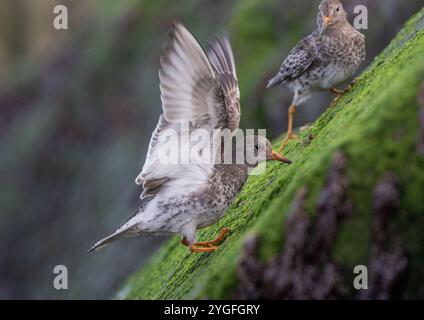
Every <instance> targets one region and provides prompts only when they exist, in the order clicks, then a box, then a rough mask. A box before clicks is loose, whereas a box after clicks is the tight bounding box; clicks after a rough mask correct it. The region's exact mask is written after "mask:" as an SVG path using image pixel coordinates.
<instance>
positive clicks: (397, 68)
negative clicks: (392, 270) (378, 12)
mask: <svg viewBox="0 0 424 320" xmlns="http://www.w3.org/2000/svg"><path fill="white" fill-rule="evenodd" d="M423 52H424V10H421V11H420V12H419V13H418V14H417V15H415V16H414V17H413V18H412V19H411V20H410V21H409V22H408V23H407V24H406V25H405V27H404V29H403V30H402V31H401V32H400V33H399V35H398V36H397V37H396V38H395V39H394V40H393V42H392V43H391V44H390V45H389V46H388V48H387V49H386V50H385V51H384V52H383V53H382V54H381V55H380V56H379V57H377V58H376V59H375V61H374V62H373V64H372V65H371V66H370V67H369V68H368V70H367V71H365V72H364V73H363V74H362V75H361V76H360V78H359V80H358V82H357V83H356V85H355V86H354V88H353V90H351V91H350V92H349V93H347V94H345V95H344V96H343V97H342V98H341V99H340V100H339V101H338V103H337V104H335V105H333V106H331V107H329V108H328V109H327V111H326V112H325V113H324V114H322V115H321V117H320V118H319V119H318V120H317V121H316V122H315V123H314V124H313V125H312V126H311V127H310V128H308V129H307V130H305V131H303V132H302V133H301V134H300V137H301V141H302V143H295V142H292V143H290V144H289V145H288V147H287V148H286V150H285V153H286V156H288V157H289V158H290V159H292V160H293V162H294V163H293V164H292V165H290V166H286V165H281V164H274V163H268V164H267V171H266V174H263V175H260V176H251V177H250V178H249V180H248V182H247V183H246V185H245V187H244V189H243V191H242V192H241V194H240V195H239V196H238V198H237V199H236V201H235V202H234V203H233V205H232V206H231V208H230V209H229V211H228V213H227V215H226V216H225V217H224V218H223V219H222V220H221V221H220V222H219V223H217V224H216V225H213V226H211V227H209V228H206V229H204V230H201V231H199V233H198V235H199V239H200V240H208V239H212V238H214V237H215V236H216V234H217V233H218V232H219V230H220V229H221V228H222V227H224V226H226V227H229V228H230V229H231V231H232V233H231V234H230V236H229V237H228V238H227V240H226V241H225V242H224V243H223V244H222V245H221V246H220V248H219V250H218V251H217V252H215V253H213V254H190V252H189V251H188V250H187V248H186V247H183V246H182V245H180V243H179V242H180V238H179V237H174V238H172V239H171V240H170V241H169V242H168V243H167V244H166V245H165V246H164V247H163V248H162V249H161V250H160V251H159V252H157V253H156V254H155V255H154V257H153V258H152V259H151V262H150V263H149V265H147V266H146V267H145V268H143V270H141V271H140V272H138V273H137V274H135V275H133V276H132V277H131V278H130V279H129V281H128V283H127V284H126V285H125V286H123V288H122V289H121V291H120V293H119V294H118V297H119V298H127V299H193V298H218V299H219V298H227V297H231V294H232V292H233V289H234V288H235V286H236V285H237V275H236V264H237V261H238V257H239V255H240V250H241V247H242V245H243V242H244V239H245V238H246V236H247V235H248V234H250V233H252V232H254V233H257V234H259V235H260V236H261V252H260V255H261V258H263V259H268V258H270V257H271V256H273V255H275V254H277V253H278V251H279V250H281V247H282V242H283V238H284V233H283V226H284V222H285V219H286V214H287V212H288V211H289V207H290V204H291V202H292V199H293V196H294V194H295V193H296V192H297V191H298V190H299V188H301V187H302V186H307V187H308V190H309V191H310V192H309V198H308V203H310V206H309V207H310V210H309V211H310V213H311V214H313V213H314V210H313V206H314V203H315V200H316V197H317V195H318V193H319V191H320V189H321V188H322V185H323V182H324V178H325V173H326V171H327V168H328V166H329V163H330V159H331V157H332V155H333V154H334V153H335V151H336V150H342V151H343V152H344V153H345V154H346V155H347V158H348V170H347V174H348V177H349V179H350V189H349V197H350V199H351V200H352V202H353V214H352V215H351V217H350V218H349V219H347V220H346V222H344V224H343V226H342V228H341V232H340V234H339V237H338V240H337V243H336V246H335V249H334V252H333V256H334V259H335V260H336V261H337V262H338V263H340V264H341V265H342V266H343V267H344V269H345V270H353V266H354V265H357V264H367V261H368V258H369V254H370V243H371V240H370V239H371V222H372V219H373V216H372V190H373V187H374V186H375V184H376V182H377V181H378V180H379V179H380V178H381V176H382V175H383V173H384V172H386V171H388V170H391V171H393V172H395V173H396V174H397V176H398V177H399V185H400V190H401V197H400V202H401V214H400V215H399V216H398V217H397V218H395V221H393V224H394V231H393V232H394V233H395V235H394V236H395V237H398V238H399V239H400V241H401V244H402V247H403V249H404V250H405V251H406V253H407V255H408V257H409V271H410V272H409V273H408V274H409V275H408V280H407V283H406V290H405V291H404V294H403V297H405V298H408V297H416V296H417V295H418V294H419V293H418V291H419V290H420V288H419V287H418V286H419V284H420V283H422V281H423V279H424V270H423V269H422V266H423V265H424V246H423V244H424V232H423V226H424V201H423V200H422V196H423V190H424V157H422V156H420V155H418V154H417V152H416V141H417V135H418V130H419V123H418V112H419V106H418V99H417V94H418V92H419V88H420V86H421V84H422V83H423V80H424V58H423V57H424V56H423ZM241 94H242V95H243V92H242V93H241ZM309 137H313V139H312V140H311V141H310V139H309Z"/></svg>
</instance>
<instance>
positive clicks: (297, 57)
mask: <svg viewBox="0 0 424 320" xmlns="http://www.w3.org/2000/svg"><path fill="white" fill-rule="evenodd" d="M316 38H317V37H316V36H315V35H314V34H311V35H309V36H307V37H305V38H303V39H302V40H301V41H300V42H299V43H298V44H297V45H296V46H295V47H294V48H293V49H292V50H291V51H290V53H289V55H288V56H287V58H286V59H285V60H284V61H283V63H282V65H281V67H280V71H279V76H280V79H281V81H285V80H292V79H295V78H297V77H299V76H300V75H301V74H302V73H304V72H305V71H306V70H308V69H309V67H310V66H311V65H312V63H313V62H314V61H315V59H316V58H317V43H316Z"/></svg>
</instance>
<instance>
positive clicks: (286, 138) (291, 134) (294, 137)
mask: <svg viewBox="0 0 424 320" xmlns="http://www.w3.org/2000/svg"><path fill="white" fill-rule="evenodd" d="M298 139H299V137H298V136H297V135H295V134H294V133H289V134H288V135H287V136H286V137H285V138H284V140H283V143H282V144H281V146H280V148H278V152H279V153H281V151H283V150H284V148H285V147H286V146H287V144H288V143H289V141H290V140H296V141H297V140H298Z"/></svg>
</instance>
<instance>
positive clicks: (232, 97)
mask: <svg viewBox="0 0 424 320" xmlns="http://www.w3.org/2000/svg"><path fill="white" fill-rule="evenodd" d="M207 55H208V58H209V61H210V62H211V64H212V68H213V70H214V73H215V76H216V79H217V81H218V83H219V87H220V91H221V92H222V97H223V99H224V101H223V103H224V105H225V107H226V108H224V110H225V112H226V117H225V118H224V119H222V126H223V127H225V128H228V129H230V130H235V129H237V128H238V127H239V124H240V90H239V86H238V80H237V73H236V65H235V62H234V55H233V50H232V49H231V44H230V41H229V40H228V37H227V35H226V34H221V35H220V36H217V37H215V39H214V40H213V41H211V42H208V51H207Z"/></svg>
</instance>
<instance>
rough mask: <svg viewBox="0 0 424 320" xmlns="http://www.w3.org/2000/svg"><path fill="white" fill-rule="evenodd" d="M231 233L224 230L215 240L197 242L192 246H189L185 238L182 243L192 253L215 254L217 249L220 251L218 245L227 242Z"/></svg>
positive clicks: (228, 230) (226, 229)
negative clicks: (226, 239)
mask: <svg viewBox="0 0 424 320" xmlns="http://www.w3.org/2000/svg"><path fill="white" fill-rule="evenodd" d="M229 233H230V229H228V228H223V229H222V230H221V231H220V233H219V235H218V236H217V237H216V239H214V240H211V241H203V242H196V243H194V244H192V245H189V243H188V241H187V239H186V238H183V239H182V240H181V243H182V244H183V245H185V246H188V247H189V249H190V251H191V252H193V253H200V252H214V251H215V250H216V249H218V245H219V244H220V243H221V242H223V241H224V240H225V238H226V237H227V235H228V234H229Z"/></svg>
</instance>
